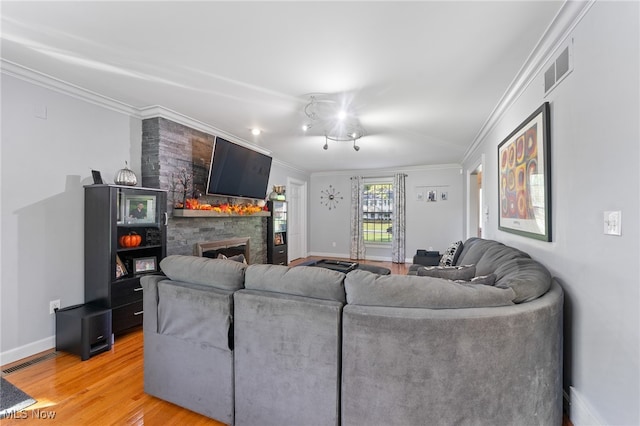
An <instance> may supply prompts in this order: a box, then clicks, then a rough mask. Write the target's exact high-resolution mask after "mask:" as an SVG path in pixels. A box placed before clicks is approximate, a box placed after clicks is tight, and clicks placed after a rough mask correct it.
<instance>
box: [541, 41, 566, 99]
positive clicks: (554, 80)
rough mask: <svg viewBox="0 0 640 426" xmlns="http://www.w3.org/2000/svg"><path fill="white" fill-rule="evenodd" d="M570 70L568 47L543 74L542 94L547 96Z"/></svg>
mask: <svg viewBox="0 0 640 426" xmlns="http://www.w3.org/2000/svg"><path fill="white" fill-rule="evenodd" d="M571 69H572V64H571V57H570V54H569V46H567V47H565V48H564V50H563V51H562V52H561V53H560V55H558V57H557V58H556V60H555V61H554V62H553V63H551V66H550V67H549V68H547V70H546V71H545V72H544V94H545V95H547V94H548V93H549V92H550V91H551V90H552V89H553V88H555V87H556V86H557V85H558V84H559V83H560V82H561V81H562V80H563V79H564V77H565V76H567V75H568V74H569V71H571Z"/></svg>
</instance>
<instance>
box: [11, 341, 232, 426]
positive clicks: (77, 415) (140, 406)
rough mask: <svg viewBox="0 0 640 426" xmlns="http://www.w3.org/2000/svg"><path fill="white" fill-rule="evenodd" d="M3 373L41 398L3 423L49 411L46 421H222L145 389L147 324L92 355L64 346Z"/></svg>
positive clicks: (41, 415) (18, 421)
mask: <svg viewBox="0 0 640 426" xmlns="http://www.w3.org/2000/svg"><path fill="white" fill-rule="evenodd" d="M3 368H5V367H3ZM4 378H5V379H6V380H8V381H10V382H11V383H13V384H14V385H16V386H18V387H19V388H20V389H21V390H22V391H24V392H26V393H28V394H29V395H31V396H32V397H33V398H34V399H36V400H37V401H38V402H37V403H36V404H34V405H32V406H30V407H28V408H27V410H26V411H25V412H24V413H20V415H19V416H15V417H24V416H26V419H23V418H13V419H12V418H6V419H3V420H0V424H2V425H3V426H4V425H7V426H8V425H24V424H29V423H30V422H27V423H25V420H30V421H35V420H40V419H43V418H45V416H46V418H48V419H47V421H46V424H64V425H90V424H91V425H152V426H153V425H166V424H189V425H213V426H221V425H223V423H220V422H217V421H215V420H212V419H209V418H207V417H205V416H201V415H199V414H196V413H194V412H192V411H189V410H186V409H184V408H182V407H179V406H177V405H174V404H171V403H169V402H166V401H163V400H161V399H158V398H155V397H153V396H150V395H147V394H146V393H144V390H143V335H142V329H139V330H136V331H134V332H132V333H129V334H126V335H124V336H120V337H118V338H116V343H115V345H114V346H113V347H112V348H111V350H110V351H109V352H105V353H102V354H100V355H96V356H94V357H92V358H90V359H89V360H87V361H81V360H80V357H78V356H76V355H71V354H67V353H64V352H60V353H59V354H58V356H56V357H54V358H51V359H47V360H45V361H42V362H39V363H36V364H34V365H31V366H29V367H26V368H24V369H21V370H18V371H16V372H14V373H10V374H7V375H5V376H4ZM51 416H54V417H53V418H52V417H51Z"/></svg>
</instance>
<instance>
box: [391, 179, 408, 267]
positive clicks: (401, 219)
mask: <svg viewBox="0 0 640 426" xmlns="http://www.w3.org/2000/svg"><path fill="white" fill-rule="evenodd" d="M405 178H406V175H405V174H404V173H396V174H395V175H394V176H393V216H392V220H391V229H392V232H393V234H392V238H391V261H392V262H393V263H404V261H405V258H406V250H405V240H406V237H405V224H406V220H405V218H406V208H407V197H406V189H405Z"/></svg>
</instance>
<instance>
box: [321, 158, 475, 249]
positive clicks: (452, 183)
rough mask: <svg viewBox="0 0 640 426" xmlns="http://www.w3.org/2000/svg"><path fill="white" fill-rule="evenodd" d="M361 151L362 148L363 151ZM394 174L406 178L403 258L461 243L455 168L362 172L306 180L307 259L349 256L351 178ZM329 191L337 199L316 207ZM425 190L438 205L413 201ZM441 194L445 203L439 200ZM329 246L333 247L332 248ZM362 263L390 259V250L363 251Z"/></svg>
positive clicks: (459, 192) (459, 182)
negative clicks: (333, 203)
mask: <svg viewBox="0 0 640 426" xmlns="http://www.w3.org/2000/svg"><path fill="white" fill-rule="evenodd" d="M363 149H364V148H363ZM395 172H403V173H405V174H406V175H407V178H406V189H407V216H406V220H407V223H406V235H407V240H406V257H407V259H408V260H411V259H413V255H414V254H415V253H416V250H417V249H428V248H429V247H433V249H434V250H439V251H440V252H442V251H444V249H445V248H446V247H447V246H448V245H449V244H451V242H453V241H455V240H459V239H462V238H463V236H462V217H463V215H462V200H463V186H462V180H463V177H462V174H461V173H460V172H461V167H460V166H458V165H444V166H425V167H421V168H418V167H416V168H411V169H402V170H367V171H362V170H360V171H351V172H340V173H315V174H312V175H311V185H310V190H309V194H310V195H309V196H310V201H309V209H310V212H309V222H310V238H309V240H310V254H311V255H317V256H335V257H346V258H348V257H349V251H350V249H349V248H350V244H351V238H350V231H349V222H350V213H349V212H350V206H351V179H350V178H351V176H355V175H360V176H363V177H365V178H366V177H372V178H373V177H384V176H387V177H391V176H393V174H394V173H395ZM330 185H331V187H333V188H334V190H335V192H336V193H339V196H340V197H343V198H342V199H339V201H338V204H337V206H336V207H335V208H334V209H331V210H329V208H328V207H327V206H325V205H324V204H321V202H320V195H321V192H322V191H326V190H328V189H329V187H330ZM426 188H430V189H434V190H436V191H437V192H438V198H439V199H438V201H437V202H435V203H427V202H425V201H418V198H417V195H416V193H417V192H424V191H425V189H426ZM441 191H445V192H447V194H448V197H447V198H448V199H447V200H446V201H442V200H441V199H440V194H441ZM334 243H335V246H334ZM366 258H367V259H373V260H391V246H390V245H387V246H381V247H380V246H379V247H376V246H373V245H372V246H368V247H367V251H366Z"/></svg>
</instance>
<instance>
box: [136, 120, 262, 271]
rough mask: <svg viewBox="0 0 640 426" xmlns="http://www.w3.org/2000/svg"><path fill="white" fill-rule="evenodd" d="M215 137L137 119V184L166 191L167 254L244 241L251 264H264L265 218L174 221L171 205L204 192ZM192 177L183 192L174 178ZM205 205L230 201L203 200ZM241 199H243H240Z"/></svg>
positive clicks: (167, 122) (171, 124)
mask: <svg viewBox="0 0 640 426" xmlns="http://www.w3.org/2000/svg"><path fill="white" fill-rule="evenodd" d="M214 140H215V136H213V135H209V134H207V133H204V132H201V131H199V130H195V129H192V128H190V127H187V126H184V125H182V124H179V123H175V122H173V121H171V120H167V119H165V118H161V117H155V118H148V119H145V120H142V162H141V163H142V186H144V187H147V188H159V189H164V190H166V191H167V193H168V196H167V212H168V215H169V221H168V226H167V255H171V254H182V255H198V247H197V244H202V243H207V242H215V241H220V240H228V239H237V238H249V240H250V241H251V244H250V249H249V253H248V254H247V255H246V257H247V258H248V259H251V263H266V262H267V248H266V241H267V218H266V217H264V216H251V215H248V216H231V215H228V216H218V217H177V216H175V215H174V214H173V205H174V202H177V201H182V200H183V199H184V198H185V192H186V197H193V196H194V194H202V193H204V192H205V190H206V179H207V174H208V170H209V167H210V163H211V153H212V151H213V142H214ZM184 173H186V174H187V175H188V176H190V177H191V181H190V183H189V184H188V185H187V186H188V187H187V188H186V191H185V189H184V188H183V187H182V186H181V185H180V184H179V183H178V184H177V180H178V177H179V176H180V175H181V174H184ZM206 199H207V202H209V203H210V204H216V203H226V202H233V201H235V199H232V198H227V197H206ZM243 201H246V200H243Z"/></svg>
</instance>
